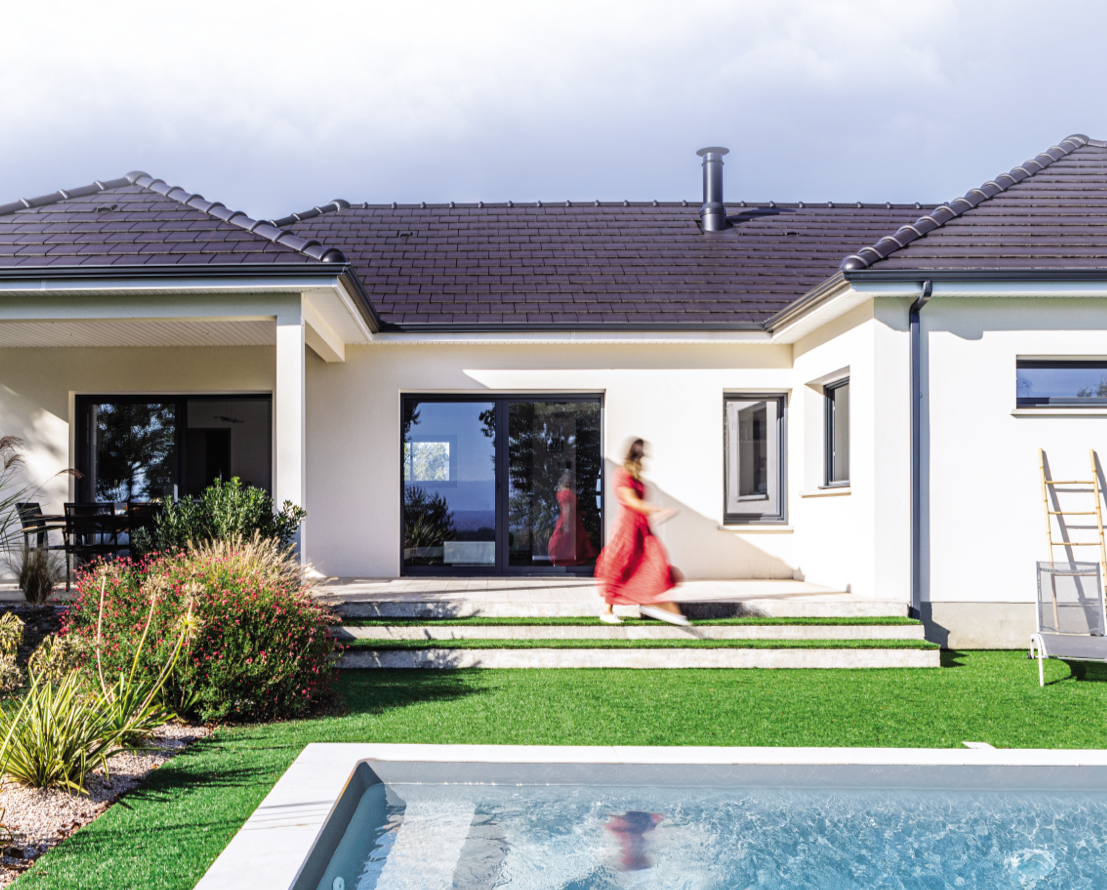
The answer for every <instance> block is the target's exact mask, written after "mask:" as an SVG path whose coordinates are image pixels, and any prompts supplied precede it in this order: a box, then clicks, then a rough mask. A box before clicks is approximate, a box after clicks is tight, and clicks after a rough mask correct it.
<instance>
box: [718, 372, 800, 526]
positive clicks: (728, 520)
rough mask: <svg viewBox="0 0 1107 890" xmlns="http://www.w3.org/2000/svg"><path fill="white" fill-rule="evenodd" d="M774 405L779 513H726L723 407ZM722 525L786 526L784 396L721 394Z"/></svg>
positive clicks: (726, 444) (725, 421)
mask: <svg viewBox="0 0 1107 890" xmlns="http://www.w3.org/2000/svg"><path fill="white" fill-rule="evenodd" d="M751 401H752V402H756V401H775V402H777V403H778V405H779V407H778V409H777V419H776V427H777V478H776V484H777V491H778V498H779V500H778V503H779V507H780V509H779V510H777V511H776V512H775V513H757V512H746V513H730V512H728V511H727V496H726V487H727V473H728V472H729V466H728V463H729V454H728V446H729V444H730V443H729V439H728V433H727V417H726V409H727V404H728V403H730V402H751ZM722 487H723V525H787V524H788V393H786V392H728V393H723V486H722Z"/></svg>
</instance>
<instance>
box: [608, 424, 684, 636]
mask: <svg viewBox="0 0 1107 890" xmlns="http://www.w3.org/2000/svg"><path fill="white" fill-rule="evenodd" d="M645 457H646V443H645V442H643V441H642V440H641V439H635V440H634V441H633V442H632V443H631V445H630V448H629V449H627V455H626V458H625V459H624V460H623V465H622V466H621V467H620V468H619V469H617V470H616V471H615V480H614V485H615V495H616V496H617V497H618V499H619V504H620V507H619V514H618V515H617V516H616V517H615V525H614V527H613V528H612V530H611V538H610V540H609V541H608V542H607V546H606V547H604V548H603V551H602V552H601V553H600V555H599V558H598V559H597V560H596V579H597V580H598V581H599V582H600V590H601V592H602V594H603V598H604V610H603V612H602V613H601V614H600V621H602V622H604V623H605V624H621V623H622V621H621V619H620V618H619V617H618V616H617V615H616V614H615V610H614V606H615V605H616V604H626V605H637V606H639V608H640V611H641V613H642V614H643V615H646V616H648V617H650V618H656V619H658V620H659V621H667V622H669V623H670V624H680V625H687V624H688V619H686V618H685V617H684V616H683V615H681V613H680V609H679V608H678V607H677V605H676V604H675V603H673V602H671V601H669V600H667V599H665V594H666V593H667V592H668V591H670V590H672V589H673V588H674V587H676V585H677V584H679V583H680V581H681V576H680V572H678V571H677V570H676V569H674V568H673V567H672V566H671V565H669V558H668V555H667V554H666V553H665V548H664V546H662V544H661V542H660V541H659V540H658V539H657V538H656V537H655V536H654V534H653V531H652V529H651V528H650V517H653V518H654V520H656V521H660V522H663V521H665V520H666V519H669V518H670V517H672V516H674V515H676V511H675V510H669V509H666V508H665V507H660V506H658V505H657V504H649V503H647V502H646V501H644V500H642V498H643V497H644V495H645V493H646V486H645V483H643V482H642V461H643V460H644V459H645Z"/></svg>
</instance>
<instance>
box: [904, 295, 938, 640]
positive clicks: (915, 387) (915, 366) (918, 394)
mask: <svg viewBox="0 0 1107 890" xmlns="http://www.w3.org/2000/svg"><path fill="white" fill-rule="evenodd" d="M933 290H934V285H933V282H931V281H924V282H923V284H922V294H921V295H920V296H919V298H918V299H917V300H915V302H914V303H912V304H911V310H910V312H909V318H910V326H911V609H910V615H911V617H912V618H915V619H921V618H922V334H921V332H920V330H919V313H920V312H922V309H923V307H924V306H925V305H926V304H927V303H928V302H930V296H931V294H932V293H933Z"/></svg>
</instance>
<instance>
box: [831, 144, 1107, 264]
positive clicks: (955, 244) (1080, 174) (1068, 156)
mask: <svg viewBox="0 0 1107 890" xmlns="http://www.w3.org/2000/svg"><path fill="white" fill-rule="evenodd" d="M841 268H842V269H843V270H844V271H847V272H850V271H859V270H864V269H872V270H875V271H880V272H881V273H896V272H904V271H920V272H939V271H947V270H948V271H973V272H995V271H1001V272H1006V273H1020V272H1027V271H1029V270H1042V271H1046V272H1075V271H1093V270H1094V271H1107V142H1103V141H1100V140H1096V139H1089V138H1088V137H1086V136H1079V135H1077V136H1070V137H1068V138H1067V139H1065V140H1063V141H1062V142H1061V143H1060V144H1059V145H1055V146H1054V147H1053V148H1051V149H1049V151H1046V152H1043V153H1042V154H1040V155H1038V156H1037V157H1036V158H1034V159H1033V160H1030V161H1027V162H1026V163H1024V164H1022V165H1020V166H1018V167H1015V168H1014V169H1013V170H1011V171H1010V172H1009V173H1003V174H1000V175H999V176H997V177H996V178H995V179H994V180H992V181H991V182H987V183H985V184H984V185H982V186H981V187H980V188H977V189H973V190H972V191H970V192H968V193H967V194H966V195H965V196H964V197H963V198H957V199H956V200H954V201H951V202H950V203H949V204H943V205H942V206H941V207H939V208H937V209H936V210H934V211H932V212H930V213H928V214H926V215H924V216H922V217H921V218H920V219H918V220H916V221H914V222H913V223H912V225H910V226H905V227H903V228H901V229H900V230H899V231H897V232H896V233H895V234H893V235H889V236H886V237H885V238H882V239H881V240H879V241H877V242H875V243H873V244H872V246H870V247H864V248H862V249H860V250H859V251H857V252H856V253H855V254H853V255H851V256H849V257H846V259H845V260H843V261H842V265H841Z"/></svg>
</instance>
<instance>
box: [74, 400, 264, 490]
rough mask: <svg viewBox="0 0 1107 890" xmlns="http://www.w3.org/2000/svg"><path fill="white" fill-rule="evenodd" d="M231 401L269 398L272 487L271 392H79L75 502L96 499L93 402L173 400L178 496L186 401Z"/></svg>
mask: <svg viewBox="0 0 1107 890" xmlns="http://www.w3.org/2000/svg"><path fill="white" fill-rule="evenodd" d="M224 399H226V400H234V401H268V402H269V488H270V490H272V489H273V488H274V486H275V485H276V480H275V479H274V474H273V443H274V441H275V437H276V432H275V430H274V429H273V423H274V418H275V411H274V405H273V393H269V392H241V393H240V392H228V393H205V392H191V393H158V392H150V393H134V392H129V393H80V394H79V395H77V396H76V397H75V399H74V404H73V410H74V415H75V416H74V420H75V427H76V429H75V432H76V437H75V439H74V448H75V451H76V453H75V454H74V455H73V457H74V460H73V464H74V467H75V468H76V470H77V472H79V473H80V474H81V475H80V477H79V478H78V479H77V484H76V486H75V492H74V497H75V498H76V500H77V502H78V503H95V498H93V496H92V492H91V491H89V485H90V484H91V480H92V472H91V470H92V467H91V459H92V454H91V450H90V449H91V445H92V441H91V432H92V431H91V428H90V426H89V408H90V407H91V406H92V405H98V404H102V403H104V402H115V403H119V404H130V405H139V404H143V403H147V402H165V403H173V404H174V405H175V406H176V409H177V430H176V436H175V443H174V444H175V447H176V456H177V459H176V461H175V463H176V466H175V467H174V476H175V478H176V482H175V483H174V484H175V486H176V488H177V491H178V497H177V499H178V500H179V498H180V492H182V491H184V490H185V488H186V484H185V483H186V480H185V475H186V472H187V468H188V443H187V439H188V435H187V432H188V403H189V402H195V401H204V400H210V401H221V400H224Z"/></svg>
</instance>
